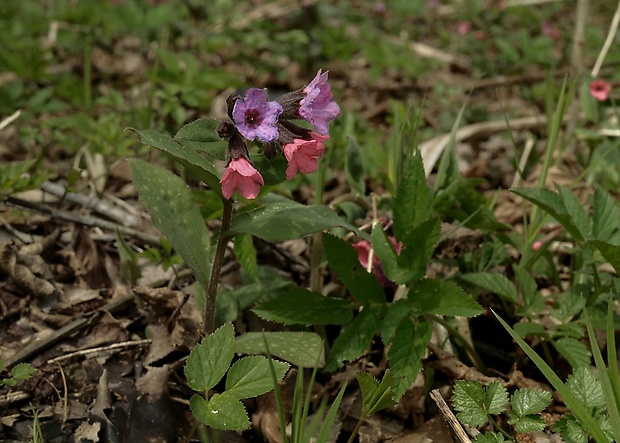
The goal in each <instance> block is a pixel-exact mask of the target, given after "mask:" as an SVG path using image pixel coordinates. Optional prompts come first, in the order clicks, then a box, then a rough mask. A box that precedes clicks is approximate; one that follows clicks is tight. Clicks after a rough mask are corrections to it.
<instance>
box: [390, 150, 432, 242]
mask: <svg viewBox="0 0 620 443" xmlns="http://www.w3.org/2000/svg"><path fill="white" fill-rule="evenodd" d="M406 168H407V169H406V170H404V171H403V174H402V176H401V180H400V182H399V183H398V187H397V189H396V195H395V196H394V202H393V203H392V211H393V213H394V234H395V235H396V238H397V239H398V240H401V241H404V240H405V239H406V238H408V237H409V234H410V233H411V231H412V230H413V228H415V227H417V226H418V225H420V224H421V223H422V222H423V221H424V220H426V219H428V218H429V216H430V215H431V211H432V205H431V195H430V191H429V189H428V186H427V184H426V175H425V174H424V165H423V164H422V155H421V154H420V153H419V152H417V153H416V154H415V155H414V156H413V157H412V158H411V159H410V160H409V161H408V162H407V164H406Z"/></svg>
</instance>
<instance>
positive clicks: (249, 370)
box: [226, 356, 291, 400]
mask: <svg viewBox="0 0 620 443" xmlns="http://www.w3.org/2000/svg"><path fill="white" fill-rule="evenodd" d="M272 363H273V367H274V370H275V372H276V379H277V380H278V382H280V381H282V379H283V378H284V376H285V375H286V372H287V371H288V369H289V368H290V367H291V365H289V364H288V363H284V362H281V361H277V360H272ZM272 389H273V380H272V378H271V370H270V369H269V360H267V358H265V357H263V356H251V357H244V358H242V359H241V360H239V361H237V362H236V363H235V364H234V365H232V367H231V368H230V370H229V371H228V374H227V375H226V393H227V394H229V395H231V396H233V397H235V398H237V399H239V400H241V399H242V398H251V397H258V396H259V395H263V394H265V393H266V392H269V391H271V390H272Z"/></svg>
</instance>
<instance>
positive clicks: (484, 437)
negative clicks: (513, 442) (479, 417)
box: [472, 432, 506, 443]
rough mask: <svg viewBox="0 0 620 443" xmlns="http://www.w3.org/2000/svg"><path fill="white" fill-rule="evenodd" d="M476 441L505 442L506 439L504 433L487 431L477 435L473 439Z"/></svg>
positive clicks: (481, 442) (485, 442)
mask: <svg viewBox="0 0 620 443" xmlns="http://www.w3.org/2000/svg"><path fill="white" fill-rule="evenodd" d="M472 441H473V442H474V443H503V442H505V441H506V439H505V438H504V434H496V433H495V432H485V433H484V434H478V435H476V438H474V439H473V440H472Z"/></svg>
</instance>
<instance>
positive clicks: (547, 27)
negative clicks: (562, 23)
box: [542, 20, 562, 41]
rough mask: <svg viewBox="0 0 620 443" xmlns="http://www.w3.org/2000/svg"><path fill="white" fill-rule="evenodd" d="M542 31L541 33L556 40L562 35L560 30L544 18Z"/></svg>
mask: <svg viewBox="0 0 620 443" xmlns="http://www.w3.org/2000/svg"><path fill="white" fill-rule="evenodd" d="M542 33H543V35H546V36H547V37H551V38H552V39H553V40H556V41H557V40H560V38H561V37H562V34H561V33H560V30H559V29H558V28H556V27H555V26H553V25H552V24H551V22H549V21H548V20H545V21H544V22H543V24H542Z"/></svg>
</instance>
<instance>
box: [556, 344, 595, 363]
mask: <svg viewBox="0 0 620 443" xmlns="http://www.w3.org/2000/svg"><path fill="white" fill-rule="evenodd" d="M552 343H553V346H554V347H555V349H556V350H557V351H558V352H559V353H560V355H562V357H564V358H565V359H566V361H567V362H568V363H569V364H570V365H571V367H572V368H573V369H576V368H580V367H583V366H588V365H589V364H590V361H591V359H592V354H591V353H590V350H589V349H588V347H587V346H586V345H585V343H583V342H581V341H580V340H577V339H575V338H572V337H562V338H559V339H558V340H555V341H553V342H552Z"/></svg>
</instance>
